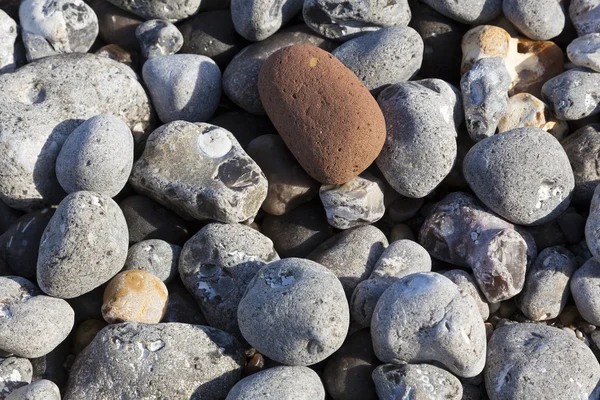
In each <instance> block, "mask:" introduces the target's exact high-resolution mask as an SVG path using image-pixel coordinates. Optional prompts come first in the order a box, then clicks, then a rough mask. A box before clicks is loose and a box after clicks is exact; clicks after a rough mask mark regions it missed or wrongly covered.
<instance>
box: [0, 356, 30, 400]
mask: <svg viewBox="0 0 600 400" xmlns="http://www.w3.org/2000/svg"><path fill="white" fill-rule="evenodd" d="M31 378H32V367H31V362H30V361H29V360H28V359H26V358H20V357H6V358H4V357H0V397H2V398H5V396H7V395H8V394H9V393H11V392H13V391H14V390H15V389H18V388H20V387H23V386H26V385H28V384H29V383H31Z"/></svg>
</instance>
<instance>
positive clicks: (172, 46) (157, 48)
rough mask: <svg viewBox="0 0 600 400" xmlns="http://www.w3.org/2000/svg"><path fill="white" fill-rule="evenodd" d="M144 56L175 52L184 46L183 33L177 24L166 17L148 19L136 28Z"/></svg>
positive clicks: (136, 34)
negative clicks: (165, 18)
mask: <svg viewBox="0 0 600 400" xmlns="http://www.w3.org/2000/svg"><path fill="white" fill-rule="evenodd" d="M135 36H136V37H137V39H138V40H139V42H140V49H141V53H142V57H145V58H152V57H158V56H168V55H171V54H175V53H177V52H178V51H179V49H181V46H183V35H182V34H181V32H179V30H178V29H177V27H176V26H175V25H173V24H172V23H170V22H169V21H166V20H164V19H152V20H150V21H146V22H144V23H142V24H140V25H138V27H137V28H136V29H135Z"/></svg>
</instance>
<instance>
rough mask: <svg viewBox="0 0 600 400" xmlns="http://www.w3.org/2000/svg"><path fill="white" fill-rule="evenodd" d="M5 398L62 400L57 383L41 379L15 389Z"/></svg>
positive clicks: (7, 399)
mask: <svg viewBox="0 0 600 400" xmlns="http://www.w3.org/2000/svg"><path fill="white" fill-rule="evenodd" d="M5 400H60V390H59V388H58V386H56V383H54V382H52V381H49V380H47V379H41V380H39V381H35V382H33V383H30V384H29V385H27V386H23V387H21V388H19V389H17V390H15V391H14V392H12V393H11V394H9V395H8V396H7V397H6V398H5Z"/></svg>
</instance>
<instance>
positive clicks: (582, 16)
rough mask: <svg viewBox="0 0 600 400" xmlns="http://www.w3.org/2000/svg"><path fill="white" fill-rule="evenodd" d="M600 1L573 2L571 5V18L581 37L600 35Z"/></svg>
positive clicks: (582, 0) (575, 0)
mask: <svg viewBox="0 0 600 400" xmlns="http://www.w3.org/2000/svg"><path fill="white" fill-rule="evenodd" d="M599 6H600V0H573V1H571V4H570V5H569V16H570V17H571V21H573V25H574V26H575V29H576V30H577V34H578V35H579V36H584V35H587V34H588V33H600V26H599V25H598V19H599V18H600V7H599Z"/></svg>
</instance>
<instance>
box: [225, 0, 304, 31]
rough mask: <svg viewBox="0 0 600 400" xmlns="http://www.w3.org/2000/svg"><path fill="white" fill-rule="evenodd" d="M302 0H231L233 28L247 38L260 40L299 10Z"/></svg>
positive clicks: (277, 28) (276, 29)
mask: <svg viewBox="0 0 600 400" xmlns="http://www.w3.org/2000/svg"><path fill="white" fill-rule="evenodd" d="M302 4H303V0H267V1H254V0H231V17H232V19H233V25H234V26H235V30H236V31H237V33H239V34H240V35H241V36H243V37H245V38H246V39H248V40H252V41H260V40H265V39H266V38H268V37H269V36H271V35H273V34H274V33H275V32H277V31H278V30H279V28H281V26H282V25H285V24H286V23H287V22H288V21H289V20H290V19H292V18H293V17H294V16H295V15H296V14H298V12H300V10H302Z"/></svg>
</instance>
